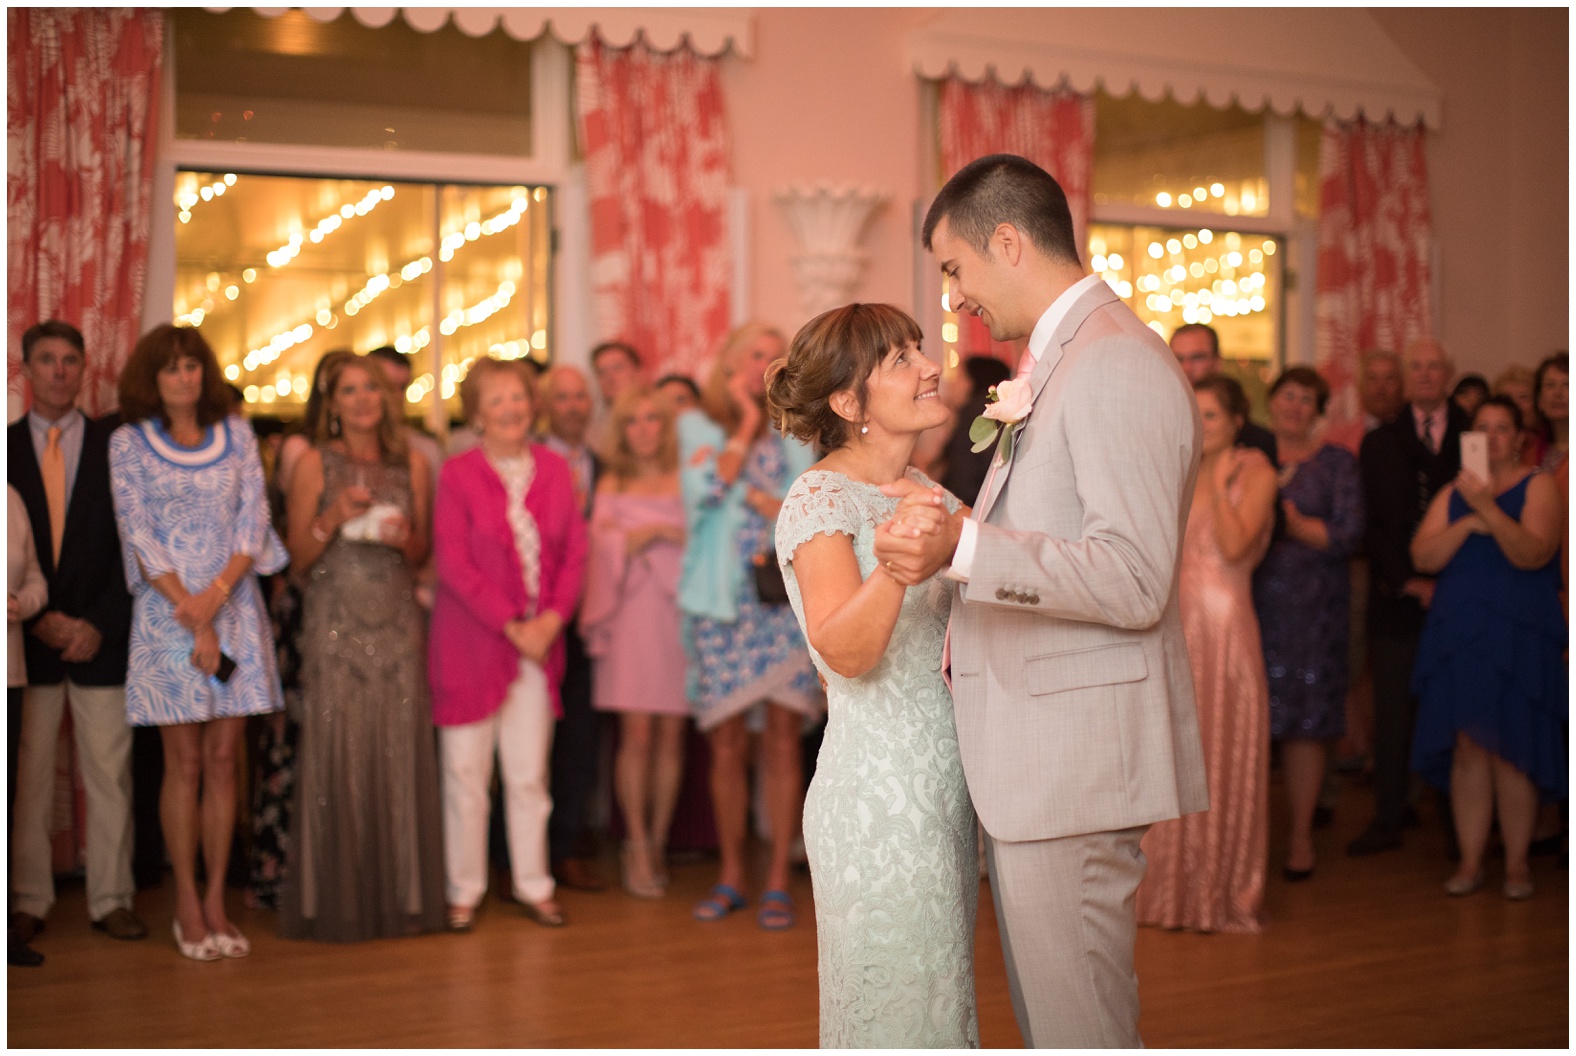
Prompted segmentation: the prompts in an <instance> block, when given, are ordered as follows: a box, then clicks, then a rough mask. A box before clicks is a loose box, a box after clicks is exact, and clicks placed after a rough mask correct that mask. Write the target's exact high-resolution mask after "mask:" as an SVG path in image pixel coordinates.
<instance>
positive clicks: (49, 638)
mask: <svg viewBox="0 0 1576 1056" xmlns="http://www.w3.org/2000/svg"><path fill="white" fill-rule="evenodd" d="M75 623H76V621H75V620H73V619H72V618H71V617H70V616H67V615H66V614H65V613H63V612H58V611H56V610H54V609H51V610H49V611H48V612H46V613H44V615H42V616H40V617H39V618H38V622H37V623H35V624H33V636H34V637H35V638H37V639H38V640H39V641H41V642H43V643H44V644H45V645H47V646H49V647H50V648H51V649H64V648H65V647H66V646H68V645H70V644H71V640H72V638H74V637H76V631H75V628H74V625H75Z"/></svg>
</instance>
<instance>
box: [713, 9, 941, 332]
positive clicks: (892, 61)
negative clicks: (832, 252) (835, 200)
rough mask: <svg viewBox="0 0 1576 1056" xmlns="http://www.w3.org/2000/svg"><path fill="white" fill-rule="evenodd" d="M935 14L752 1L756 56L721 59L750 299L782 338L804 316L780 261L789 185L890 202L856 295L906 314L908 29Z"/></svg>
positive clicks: (913, 159)
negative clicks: (782, 193) (745, 231)
mask: <svg viewBox="0 0 1576 1056" xmlns="http://www.w3.org/2000/svg"><path fill="white" fill-rule="evenodd" d="M935 16H936V12H935V11H923V10H912V9H904V8H875V9H868V8H867V9H856V10H840V9H833V8H820V9H817V8H804V9H791V8H790V9H782V8H759V9H757V10H756V15H755V54H754V57H753V58H751V59H748V60H739V59H737V58H732V57H730V58H729V59H727V60H726V61H725V62H724V64H723V85H724V89H725V91H726V92H727V100H728V119H729V123H730V125H731V130H732V135H733V174H734V184H735V186H738V187H742V188H745V189H747V190H748V191H749V193H750V233H751V238H752V240H753V252H752V253H751V290H750V305H751V310H752V313H753V314H754V316H755V317H756V318H758V319H761V320H763V321H765V322H768V323H772V324H775V325H776V326H778V327H781V328H782V329H783V331H784V332H785V333H787V334H788V335H789V336H790V337H791V336H792V335H793V332H794V331H795V330H797V329H798V328H799V327H800V326H801V325H802V324H804V323H805V322H807V321H808V317H807V316H806V315H805V313H804V310H803V309H802V308H801V307H800V304H799V290H798V286H797V284H796V282H795V280H794V275H793V270H792V265H791V263H790V258H791V257H792V255H793V254H794V252H795V251H796V248H797V247H796V245H795V242H794V237H793V233H792V232H791V231H790V230H789V228H788V224H787V222H786V220H785V219H784V218H783V214H782V210H781V209H780V208H779V207H778V205H777V204H776V203H775V202H773V201H772V192H773V191H775V190H777V189H779V188H782V187H787V186H790V185H794V184H811V185H813V184H816V183H823V182H824V183H828V184H831V185H834V186H836V185H841V184H853V185H856V186H862V187H873V188H877V189H879V190H882V191H885V192H886V193H887V194H888V196H889V198H890V200H889V201H888V203H887V204H886V205H885V206H883V207H882V208H881V209H880V210H879V211H878V212H877V213H876V214H875V215H874V216H873V217H872V218H871V220H870V224H869V227H868V228H867V229H866V232H865V237H864V241H863V243H862V244H861V245H862V248H863V249H865V250H866V251H867V252H868V253H869V255H870V261H869V264H868V265H867V266H866V269H865V273H864V279H863V281H862V282H861V283H860V284H859V286H858V288H857V289H856V290H855V291H854V295H855V297H857V298H859V299H860V300H866V301H890V302H891V303H893V304H896V305H898V306H900V307H903V308H907V309H910V310H912V300H913V293H912V289H913V265H914V260H913V255H914V243H913V239H912V237H911V235H910V232H909V224H910V220H909V218H910V215H911V210H912V203H913V200H914V198H915V196H916V195H917V194H918V193H919V192H918V187H919V183H920V179H919V175H920V172H919V170H920V142H919V125H920V118H919V80H918V78H917V77H916V76H915V75H914V73H913V71H912V69H911V68H910V66H909V63H908V58H907V36H908V33H909V31H910V30H911V29H912V28H914V27H916V26H919V25H921V24H923V23H925V22H927V21H929V20H930V19H932V18H934V17H935Z"/></svg>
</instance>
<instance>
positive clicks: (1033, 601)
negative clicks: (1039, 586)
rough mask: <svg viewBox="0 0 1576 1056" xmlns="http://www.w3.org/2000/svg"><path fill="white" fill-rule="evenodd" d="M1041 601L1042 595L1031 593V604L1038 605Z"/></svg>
mask: <svg viewBox="0 0 1576 1056" xmlns="http://www.w3.org/2000/svg"><path fill="white" fill-rule="evenodd" d="M1039 603H1040V596H1039V595H1038V594H1030V595H1029V604H1030V605H1038V604H1039Z"/></svg>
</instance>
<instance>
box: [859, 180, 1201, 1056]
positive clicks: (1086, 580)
mask: <svg viewBox="0 0 1576 1056" xmlns="http://www.w3.org/2000/svg"><path fill="white" fill-rule="evenodd" d="M924 236H925V243H926V246H927V248H929V249H930V250H931V252H932V253H933V254H934V255H935V257H936V260H937V262H938V263H939V264H940V266H941V270H942V272H943V273H944V274H945V275H946V277H947V280H948V283H949V296H950V297H951V299H952V302H953V305H954V307H955V309H956V310H957V311H959V312H970V313H973V314H975V315H977V316H979V317H980V319H981V320H982V321H983V322H984V323H985V324H986V325H987V326H988V327H989V329H990V332H991V336H992V337H993V338H995V339H996V340H998V341H1012V340H1020V341H1021V340H1024V339H1027V340H1028V348H1027V350H1026V351H1025V353H1024V360H1023V362H1022V363H1021V364H1020V368H1019V373H1018V376H1017V378H1015V379H1014V380H1013V381H1011V382H1008V383H1005V385H1004V386H1003V387H1001V388H1000V389H999V390H998V391H999V392H1000V395H1001V399H1000V401H999V402H1000V404H1001V406H1000V407H999V408H997V410H996V412H995V413H996V415H997V416H998V420H997V421H996V422H995V424H996V426H997V427H998V436H997V449H996V450H997V452H998V457H997V459H996V461H995V463H994V465H993V468H992V472H991V474H990V475H989V476H988V477H987V478H986V482H985V485H984V488H983V489H982V491H981V494H980V496H979V498H978V500H977V502H976V504H975V507H974V509H973V511H972V513H971V514H970V515H969V516H967V517H964V516H963V515H962V513H960V514H958V515H956V516H953V517H947V516H945V514H944V513H943V512H942V511H943V509H944V508H943V507H940V506H938V505H936V498H935V496H934V495H933V494H931V493H928V492H924V491H922V490H921V489H919V488H918V487H917V486H916V485H912V484H907V483H906V482H900V483H899V484H897V485H894V486H893V487H892V490H891V491H890V492H889V493H890V494H899V493H901V494H902V495H903V496H904V502H903V504H902V505H901V506H900V509H899V512H898V513H897V514H896V515H895V516H894V518H893V520H892V521H891V522H889V523H888V524H886V525H883V526H882V527H881V529H880V530H879V531H878V532H877V539H876V556H877V557H878V558H879V559H881V560H883V561H884V562H887V563H888V569H889V571H891V572H892V573H893V574H894V575H895V576H896V577H897V578H898V579H899V580H900V581H901V582H905V583H912V582H919V581H921V580H923V579H925V578H927V577H929V576H930V575H932V574H934V573H935V572H936V571H938V570H939V569H941V568H942V567H944V566H946V565H948V564H950V565H951V573H950V574H951V576H952V578H953V579H955V580H957V581H958V587H957V596H956V602H955V604H954V605H953V607H952V621H951V625H950V628H949V632H948V633H949V643H948V653H949V655H950V665H951V676H952V688H953V696H954V701H955V708H956V715H957V726H958V743H959V746H960V748H961V751H962V756H963V765H964V773H965V775H966V777H967V779H968V784H969V792H970V794H971V796H972V797H973V800H974V805H975V809H976V810H977V811H978V813H979V817H980V821H981V823H982V824H983V825H984V827H985V831H986V834H987V836H988V840H987V850H988V858H989V864H990V874H991V887H992V892H993V895H994V899H993V900H994V902H995V904H996V913H997V920H998V923H999V924H1000V927H1001V934H1002V948H1003V953H1004V954H1005V957H1006V962H1007V969H1008V979H1009V983H1010V986H1011V990H1012V1000H1013V1010H1014V1012H1015V1013H1016V1014H1017V1018H1018V1024H1019V1027H1020V1029H1021V1030H1022V1032H1023V1037H1024V1041H1025V1042H1026V1043H1028V1044H1030V1045H1033V1046H1042V1047H1043V1046H1057V1047H1062V1046H1066V1047H1089V1046H1132V1045H1137V1044H1138V1041H1139V1039H1138V1029H1137V1025H1138V983H1137V977H1136V976H1135V974H1134V971H1133V942H1134V935H1135V931H1136V925H1135V922H1134V916H1133V894H1134V891H1135V890H1136V889H1137V887H1138V884H1139V881H1140V880H1142V879H1143V875H1144V868H1145V862H1144V856H1143V853H1142V851H1141V850H1140V849H1139V840H1140V839H1141V837H1142V836H1143V834H1144V831H1145V829H1147V827H1148V826H1149V825H1150V824H1151V823H1153V822H1156V821H1161V820H1163V819H1166V818H1174V817H1177V816H1179V815H1181V814H1184V813H1192V812H1195V811H1200V810H1204V809H1207V807H1208V793H1207V791H1206V788H1205V782H1204V760H1203V754H1202V751H1201V748H1200V744H1199V734H1198V720H1197V715H1196V713H1195V711H1194V706H1193V682H1192V674H1191V671H1190V669H1189V666H1188V658H1187V649H1186V645H1185V643H1184V642H1183V638H1182V624H1181V619H1180V616H1179V614H1178V608H1177V564H1178V560H1179V556H1180V550H1181V544H1182V534H1183V531H1184V530H1185V528H1186V525H1187V516H1188V509H1189V507H1190V505H1191V503H1192V497H1193V482H1194V477H1195V475H1196V473H1197V470H1198V462H1199V450H1198V448H1199V418H1198V411H1197V409H1196V406H1195V404H1194V401H1193V396H1192V393H1191V392H1190V391H1189V389H1188V386H1187V383H1186V381H1185V379H1184V378H1183V376H1182V373H1181V371H1180V370H1179V368H1178V366H1177V363H1176V359H1175V357H1173V356H1172V354H1171V352H1170V350H1169V349H1168V348H1167V347H1166V345H1165V343H1164V342H1163V341H1162V340H1161V339H1160V338H1159V337H1158V336H1157V335H1156V334H1155V333H1154V332H1153V331H1151V330H1150V329H1148V328H1147V327H1145V326H1144V324H1143V323H1141V322H1140V321H1139V320H1138V318H1137V316H1135V315H1134V314H1133V313H1132V311H1131V310H1129V309H1128V307H1127V306H1126V305H1125V304H1123V303H1122V302H1121V300H1120V299H1119V298H1118V297H1117V296H1116V294H1114V293H1113V292H1112V291H1111V289H1110V288H1109V287H1108V286H1106V284H1105V283H1104V282H1102V281H1101V280H1100V279H1099V277H1098V276H1092V275H1086V274H1085V273H1084V269H1083V266H1082V264H1081V263H1080V259H1079V254H1078V249H1077V245H1076V243H1075V241H1074V238H1073V227H1072V219H1071V216H1070V214H1069V212H1068V209H1067V201H1066V198H1065V196H1064V195H1063V193H1062V190H1061V188H1060V187H1059V186H1058V185H1057V183H1056V181H1055V180H1054V179H1053V178H1052V177H1051V176H1050V175H1049V174H1048V173H1046V172H1044V171H1043V170H1042V169H1040V168H1038V167H1037V166H1035V165H1034V164H1032V163H1031V162H1028V161H1026V160H1025V159H1023V158H1019V157H1016V156H1014V155H1005V154H998V155H993V156H990V157H986V158H981V159H979V160H977V161H975V162H972V163H971V164H969V165H968V166H966V167H964V168H963V169H962V170H960V171H959V172H958V174H957V175H956V176H954V177H953V178H952V179H951V180H949V181H948V182H947V185H946V186H945V187H944V188H942V190H941V193H940V194H939V195H938V196H937V197H936V200H935V202H934V203H933V204H932V206H931V208H930V213H929V215H928V216H927V217H926V220H925V227H924ZM963 498H964V499H968V498H971V496H963ZM945 662H946V660H945V659H944V663H945Z"/></svg>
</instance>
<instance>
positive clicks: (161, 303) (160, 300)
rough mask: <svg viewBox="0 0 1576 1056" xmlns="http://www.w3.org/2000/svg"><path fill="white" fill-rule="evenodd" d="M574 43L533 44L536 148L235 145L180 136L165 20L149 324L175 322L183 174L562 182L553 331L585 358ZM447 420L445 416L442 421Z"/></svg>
mask: <svg viewBox="0 0 1576 1056" xmlns="http://www.w3.org/2000/svg"><path fill="white" fill-rule="evenodd" d="M572 62H573V55H572V53H571V51H570V47H569V46H568V45H566V44H563V43H561V42H559V41H558V40H556V39H554V37H553V36H552V35H551V34H549V33H544V34H542V35H541V36H540V37H538V38H537V39H536V40H535V41H533V42H532V45H531V137H532V143H531V156H530V157H528V158H510V157H500V156H497V155H484V154H460V153H444V152H437V151H414V150H412V151H386V150H378V149H376V148H367V147H328V146H309V145H301V144H289V143H236V142H230V141H220V140H188V139H176V138H175V79H176V75H177V71H176V70H175V32H174V26H173V23H172V22H171V21H170V20H169V19H166V20H165V29H164V71H163V73H164V76H163V81H164V87H163V100H162V104H161V110H162V112H161V113H160V121H159V124H160V133H159V144H158V154H157V157H156V158H155V161H154V176H153V191H152V194H153V200H152V202H151V208H150V212H151V217H150V225H151V226H150V230H149V235H148V271H147V276H148V278H147V286H146V289H145V293H144V300H143V309H142V324H143V325H142V328H143V330H144V331H145V330H147V329H148V328H149V327H152V326H155V325H158V324H159V323H168V322H170V321H171V318H172V316H173V314H174V304H175V200H174V196H175V174H176V172H178V171H179V170H182V169H198V170H202V171H206V172H263V173H270V174H285V175H292V174H295V175H303V176H326V177H334V178H346V179H372V180H411V181H419V182H423V183H439V184H442V183H453V182H455V181H456V180H457V179H458V180H463V182H466V183H499V184H515V183H523V184H545V185H547V186H550V187H552V188H553V189H554V191H555V192H556V193H555V199H556V204H557V208H556V211H555V212H556V215H555V216H554V218H553V237H554V240H555V242H556V246H555V252H554V254H553V272H552V294H551V296H552V314H551V317H550V319H551V321H550V324H549V325H550V326H551V328H552V332H551V333H550V335H549V338H550V341H551V347H552V348H553V350H554V356H555V361H556V362H570V363H576V364H577V365H584V364H583V362H582V361H583V360H584V359H585V356H586V352H587V350H588V349H589V348H590V345H591V333H592V326H591V296H590V285H589V276H590V248H591V239H590V213H589V208H588V201H587V193H586V184H585V169H584V166H583V165H579V164H574V163H573V162H572V159H571V152H570V144H571V140H572V127H571V125H572V121H573V113H572V110H571V99H570V89H569V85H570V76H571V72H572V66H571V64H572ZM429 349H430V354H431V356H432V365H431V368H430V369H432V371H433V374H434V376H436V375H437V374H439V373H441V371H442V364H443V358H442V357H443V347H442V337H441V335H438V334H436V333H434V337H433V341H432V343H431V345H430V346H429ZM425 413H426V415H427V419H428V423H429V425H431V426H432V427H433V428H434V429H436V430H438V431H446V429H447V420H446V414H445V411H444V408H443V401H442V400H441V399H440V398H439V396H438V394H437V391H436V390H434V391H433V393H432V394H430V398H429V400H428V403H427V406H426V408H425ZM440 420H441V421H440Z"/></svg>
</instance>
